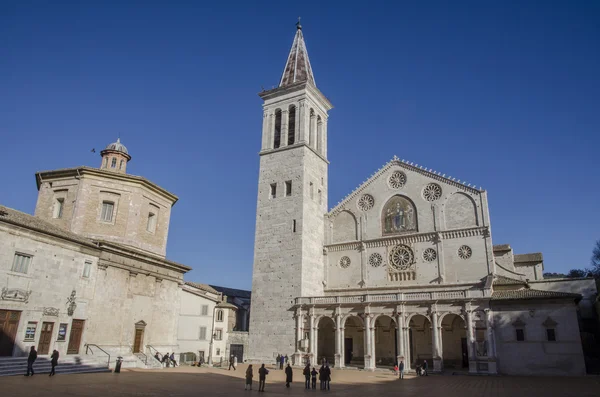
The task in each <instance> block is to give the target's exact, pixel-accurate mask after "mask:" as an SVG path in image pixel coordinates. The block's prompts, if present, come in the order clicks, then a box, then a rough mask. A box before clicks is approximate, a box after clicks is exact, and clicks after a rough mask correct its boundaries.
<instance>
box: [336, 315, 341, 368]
mask: <svg viewBox="0 0 600 397" xmlns="http://www.w3.org/2000/svg"><path fill="white" fill-rule="evenodd" d="M341 322H342V316H341V314H339V313H336V315H335V368H341V367H342V364H341V361H340V360H341V357H342V339H341V338H342V332H341V328H342V327H341Z"/></svg>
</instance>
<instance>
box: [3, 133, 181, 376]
mask: <svg viewBox="0 0 600 397" xmlns="http://www.w3.org/2000/svg"><path fill="white" fill-rule="evenodd" d="M101 155H102V163H101V167H100V168H92V167H76V168H69V169H59V170H54V171H43V172H38V173H37V174H36V181H37V186H38V190H39V194H38V200H37V205H36V208H35V216H31V215H28V214H25V213H22V212H19V211H15V210H13V209H10V208H6V207H1V206H0V287H1V288H2V294H1V295H0V330H1V331H2V332H1V333H0V356H22V355H26V354H27V352H28V350H29V347H30V346H36V347H37V348H38V351H39V353H40V354H41V355H44V354H47V353H49V352H52V350H53V349H57V350H58V351H59V352H60V353H61V354H63V355H64V354H83V353H85V352H86V351H87V350H88V349H92V350H93V353H94V354H95V355H99V356H102V355H108V354H110V355H111V360H112V361H114V360H115V359H116V357H117V356H119V355H121V356H124V357H125V358H126V362H125V364H126V365H131V366H137V365H138V364H139V362H140V360H144V361H145V358H144V354H146V355H147V354H150V353H152V352H153V350H152V349H158V350H159V351H161V352H166V351H175V349H177V343H178V342H177V322H178V315H177V314H178V313H179V300H180V295H181V287H182V286H183V275H184V274H185V273H186V272H187V271H188V270H190V268H189V267H187V266H184V265H181V264H179V263H175V262H173V261H170V260H168V259H166V258H165V252H166V244H167V236H168V230H169V219H170V214H171V208H172V206H173V205H174V204H175V202H176V201H177V197H176V196H175V195H173V194H172V193H170V192H168V191H166V190H165V189H163V188H161V187H160V186H158V185H156V184H154V183H152V182H150V181H149V180H147V179H145V178H142V177H139V176H133V175H130V174H127V173H126V168H127V162H128V161H129V160H130V159H131V156H130V155H129V153H128V152H127V149H126V148H125V146H123V145H122V144H121V143H120V142H119V141H118V140H117V142H115V143H113V144H111V145H109V146H108V147H107V148H106V149H105V150H103V151H102V152H101ZM174 313H175V315H173V314H174ZM135 354H137V356H138V357H136V356H135ZM152 354H153V353H152Z"/></svg>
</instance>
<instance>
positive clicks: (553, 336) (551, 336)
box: [546, 328, 556, 342]
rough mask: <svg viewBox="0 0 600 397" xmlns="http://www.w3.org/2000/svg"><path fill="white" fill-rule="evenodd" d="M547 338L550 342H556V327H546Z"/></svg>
mask: <svg viewBox="0 0 600 397" xmlns="http://www.w3.org/2000/svg"><path fill="white" fill-rule="evenodd" d="M546 339H548V342H556V330H555V329H554V328H547V329H546Z"/></svg>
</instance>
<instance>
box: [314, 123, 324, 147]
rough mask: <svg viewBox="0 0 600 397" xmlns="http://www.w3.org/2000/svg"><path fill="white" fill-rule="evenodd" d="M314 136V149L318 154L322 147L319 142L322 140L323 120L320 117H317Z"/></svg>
mask: <svg viewBox="0 0 600 397" xmlns="http://www.w3.org/2000/svg"><path fill="white" fill-rule="evenodd" d="M315 135H316V137H315V141H316V142H315V149H317V152H320V151H321V146H322V143H321V140H322V139H323V120H322V119H321V116H317V131H316V134H315Z"/></svg>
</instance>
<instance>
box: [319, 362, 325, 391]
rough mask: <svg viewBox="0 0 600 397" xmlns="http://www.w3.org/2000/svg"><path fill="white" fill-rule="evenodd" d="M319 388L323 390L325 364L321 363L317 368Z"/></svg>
mask: <svg viewBox="0 0 600 397" xmlns="http://www.w3.org/2000/svg"><path fill="white" fill-rule="evenodd" d="M319 386H320V387H319V388H320V389H321V390H325V366H324V365H321V368H319Z"/></svg>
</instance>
